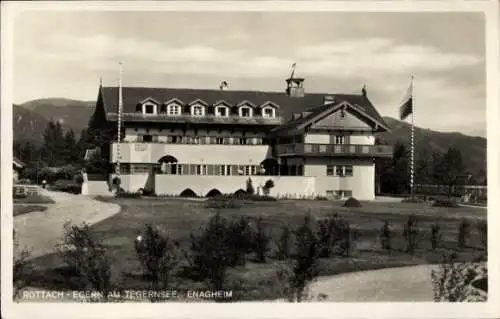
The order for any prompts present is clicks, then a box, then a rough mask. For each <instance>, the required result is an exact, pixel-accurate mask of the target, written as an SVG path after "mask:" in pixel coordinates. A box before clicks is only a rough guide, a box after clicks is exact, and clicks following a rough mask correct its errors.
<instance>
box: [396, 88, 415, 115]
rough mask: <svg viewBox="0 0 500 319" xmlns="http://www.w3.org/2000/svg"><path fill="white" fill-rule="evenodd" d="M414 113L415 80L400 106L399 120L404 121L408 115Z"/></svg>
mask: <svg viewBox="0 0 500 319" xmlns="http://www.w3.org/2000/svg"><path fill="white" fill-rule="evenodd" d="M412 113H413V78H412V80H411V82H410V86H409V87H408V89H406V92H405V94H404V95H403V99H402V100H401V104H400V106H399V119H400V120H404V119H405V118H407V117H408V115H410V114H412Z"/></svg>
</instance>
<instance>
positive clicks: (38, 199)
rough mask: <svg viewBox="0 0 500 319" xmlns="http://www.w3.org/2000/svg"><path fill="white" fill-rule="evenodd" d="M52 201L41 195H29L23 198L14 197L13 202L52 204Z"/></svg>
mask: <svg viewBox="0 0 500 319" xmlns="http://www.w3.org/2000/svg"><path fill="white" fill-rule="evenodd" d="M53 203H54V201H53V200H52V199H51V198H49V197H47V196H43V195H30V196H27V197H24V198H14V204H53Z"/></svg>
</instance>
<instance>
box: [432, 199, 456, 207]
mask: <svg viewBox="0 0 500 319" xmlns="http://www.w3.org/2000/svg"><path fill="white" fill-rule="evenodd" d="M432 206H434V207H449V208H455V207H458V203H457V201H456V200H455V199H453V198H446V199H445V198H441V199H436V200H435V201H434V203H433V204H432Z"/></svg>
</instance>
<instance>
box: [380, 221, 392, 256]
mask: <svg viewBox="0 0 500 319" xmlns="http://www.w3.org/2000/svg"><path fill="white" fill-rule="evenodd" d="M380 246H381V248H382V249H384V250H387V251H388V252H390V251H391V250H392V230H391V227H390V226H389V222H388V221H385V222H384V226H382V228H381V229H380Z"/></svg>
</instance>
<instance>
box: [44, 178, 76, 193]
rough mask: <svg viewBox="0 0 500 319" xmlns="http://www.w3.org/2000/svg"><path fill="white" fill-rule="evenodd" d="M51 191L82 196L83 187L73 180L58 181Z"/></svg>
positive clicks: (51, 187)
mask: <svg viewBox="0 0 500 319" xmlns="http://www.w3.org/2000/svg"><path fill="white" fill-rule="evenodd" d="M50 189H51V190H53V191H56V192H66V193H71V194H81V193H82V185H81V184H77V183H75V182H73V181H72V180H61V179H59V180H57V181H56V182H55V183H54V185H51V186H50Z"/></svg>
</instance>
